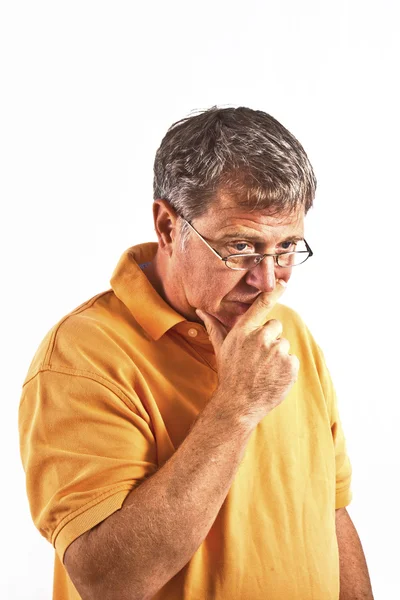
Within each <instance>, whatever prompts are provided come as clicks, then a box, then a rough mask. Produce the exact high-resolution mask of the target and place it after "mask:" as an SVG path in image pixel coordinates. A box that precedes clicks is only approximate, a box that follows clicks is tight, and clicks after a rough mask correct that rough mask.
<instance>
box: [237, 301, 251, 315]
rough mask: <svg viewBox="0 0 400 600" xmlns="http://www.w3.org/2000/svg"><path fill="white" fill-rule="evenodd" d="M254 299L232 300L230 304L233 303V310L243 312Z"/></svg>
mask: <svg viewBox="0 0 400 600" xmlns="http://www.w3.org/2000/svg"><path fill="white" fill-rule="evenodd" d="M253 302H254V300H252V301H251V302H238V301H235V300H233V301H232V304H233V305H234V308H235V312H239V313H240V314H243V313H245V312H246V311H247V310H248V309H249V308H250V306H251V305H252V304H253Z"/></svg>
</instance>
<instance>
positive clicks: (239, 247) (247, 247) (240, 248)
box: [228, 242, 255, 254]
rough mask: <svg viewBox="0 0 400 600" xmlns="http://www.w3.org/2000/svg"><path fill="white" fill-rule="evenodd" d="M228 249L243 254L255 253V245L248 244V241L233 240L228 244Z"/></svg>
mask: <svg viewBox="0 0 400 600" xmlns="http://www.w3.org/2000/svg"><path fill="white" fill-rule="evenodd" d="M228 250H229V252H230V253H231V254H241V253H242V252H243V253H246V254H247V253H249V254H251V253H254V251H255V250H254V246H252V245H251V244H248V243H247V242H232V243H231V244H229V246H228Z"/></svg>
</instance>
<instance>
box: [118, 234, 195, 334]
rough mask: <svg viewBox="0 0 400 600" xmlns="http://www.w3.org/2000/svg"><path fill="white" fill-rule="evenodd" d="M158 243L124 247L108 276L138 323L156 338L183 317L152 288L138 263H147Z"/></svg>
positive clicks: (152, 256) (150, 259)
mask: <svg viewBox="0 0 400 600" xmlns="http://www.w3.org/2000/svg"><path fill="white" fill-rule="evenodd" d="M157 248H158V244H157V243H155V242H147V243H144V244H139V245H137V246H132V247H131V248H128V250H126V251H125V252H124V254H123V255H122V256H121V258H120V260H119V262H118V264H117V266H116V268H115V270H114V273H113V275H112V277H111V281H110V283H111V287H112V289H113V291H114V293H115V295H116V296H117V298H119V299H120V300H121V302H123V304H125V306H126V307H127V308H128V309H129V310H130V312H131V313H132V315H133V316H134V317H135V319H136V321H137V322H138V323H139V325H140V326H141V327H142V328H143V329H144V330H145V331H146V332H147V333H148V334H149V335H150V336H151V337H152V338H153V339H154V340H158V339H160V337H161V336H162V335H164V333H165V332H166V331H168V330H169V329H171V327H174V326H175V325H177V324H178V323H181V322H182V321H186V319H185V318H184V317H183V316H182V315H180V314H179V313H177V312H176V311H175V310H174V309H173V308H172V307H171V306H170V305H169V304H167V303H166V302H165V301H164V300H163V299H162V298H161V296H160V295H159V294H158V293H157V292H156V290H155V289H154V288H153V286H152V285H151V283H150V282H149V280H148V279H147V277H146V275H145V274H144V273H143V271H142V269H141V268H140V266H139V265H141V264H143V263H147V262H151V261H152V260H153V259H154V257H155V255H156V252H157Z"/></svg>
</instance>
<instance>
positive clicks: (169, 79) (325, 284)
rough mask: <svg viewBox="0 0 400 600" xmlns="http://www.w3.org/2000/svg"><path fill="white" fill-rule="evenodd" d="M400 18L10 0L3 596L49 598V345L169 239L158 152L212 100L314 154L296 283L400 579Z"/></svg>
mask: <svg viewBox="0 0 400 600" xmlns="http://www.w3.org/2000/svg"><path fill="white" fill-rule="evenodd" d="M398 31H399V20H398V18H397V15H396V2H395V0H393V1H392V2H390V1H388V0H380V2H370V1H365V0H364V1H361V0H356V1H351V0H349V1H347V2H345V1H343V0H336V2H324V1H321V0H320V1H318V0H314V1H311V0H309V1H296V0H284V1H280V2H268V1H258V2H257V1H254V0H247V1H246V2H244V1H243V0H240V1H233V0H230V1H229V2H228V1H224V2H218V1H216V0H214V1H209V0H207V1H205V0H202V2H201V3H200V2H199V3H191V2H188V1H186V2H183V1H178V0H168V1H166V2H161V1H159V2H157V1H156V2H155V1H153V2H148V3H145V2H141V3H139V2H137V3H135V2H133V1H131V2H123V1H115V2H103V1H99V0H97V1H96V2H88V1H85V0H80V1H79V2H75V1H69V2H58V1H54V0H53V1H51V2H40V1H36V2H19V1H17V0H10V1H8V2H7V1H5V2H2V4H1V13H0V57H1V58H0V60H1V73H0V76H1V79H0V81H1V87H2V90H1V96H0V102H1V110H0V116H1V131H0V143H1V156H0V170H1V177H0V180H1V225H2V227H1V231H2V235H1V240H0V241H1V272H2V281H1V286H2V293H1V301H2V309H1V315H2V335H1V341H2V343H3V356H2V362H1V364H2V366H3V369H2V389H3V394H2V421H1V445H2V448H1V460H2V468H1V469H2V476H1V480H2V498H1V515H2V543H1V549H0V552H1V553H4V556H3V558H2V559H1V564H2V570H3V568H4V573H3V575H2V578H1V582H0V588H1V590H0V596H1V597H2V598H5V599H7V600H9V599H10V600H11V599H21V598H27V599H37V600H44V599H50V598H51V587H52V568H53V549H52V547H51V546H50V544H49V543H48V542H46V541H45V540H44V539H43V538H42V537H41V536H40V534H39V533H38V532H37V531H36V529H35V528H34V526H33V524H32V522H31V519H30V514H29V508H28V503H27V500H26V496H25V487H24V486H25V483H24V475H23V471H22V467H21V463H20V458H19V450H18V434H17V409H18V402H19V396H20V392H21V384H22V381H23V379H24V377H25V373H26V371H27V369H28V366H29V363H30V360H31V358H32V356H33V353H34V351H35V350H36V348H37V346H38V344H39V342H40V341H41V339H42V337H43V336H44V334H45V333H46V332H47V330H48V329H49V328H50V327H51V326H52V325H53V324H54V323H55V322H56V321H58V319H60V318H61V317H62V316H63V315H64V314H65V313H67V312H69V311H70V310H71V309H73V308H74V307H75V306H77V305H79V304H80V303H82V302H83V301H85V300H86V299H88V298H89V297H91V296H93V295H94V294H96V293H98V292H100V291H103V290H105V289H107V288H108V287H109V278H110V276H111V273H112V270H113V268H114V266H115V264H116V262H117V260H118V259H119V256H120V254H121V253H122V252H123V251H124V250H125V249H126V248H127V247H129V246H131V245H134V244H136V243H139V242H143V241H151V240H155V234H154V231H153V223H152V210H151V205H152V166H153V158H154V153H155V151H156V149H157V147H158V145H159V143H160V141H161V138H162V137H163V135H164V133H165V132H166V129H167V127H168V126H169V125H171V124H172V122H174V121H175V120H177V119H179V118H182V117H184V116H186V115H187V114H188V113H189V112H190V111H191V110H192V109H197V108H208V107H210V106H212V105H214V104H218V105H234V106H237V105H247V106H250V107H252V108H257V109H262V110H265V111H266V112H269V113H271V114H272V115H273V116H275V117H276V118H277V119H278V120H280V121H281V122H282V123H283V124H284V125H285V126H286V127H288V128H289V129H290V130H291V131H292V132H293V133H294V134H295V135H296V137H298V139H299V140H300V141H301V143H302V144H303V145H304V147H305V149H306V151H307V152H308V154H309V156H310V159H311V161H312V163H313V165H314V168H315V171H316V174H317V177H318V182H319V186H318V193H317V198H316V202H315V208H314V209H312V210H311V212H310V214H309V217H307V220H306V237H307V240H308V241H309V243H310V245H311V246H312V248H313V250H314V252H315V256H314V257H313V258H312V259H311V260H310V261H308V263H307V264H306V265H304V266H303V267H301V271H300V269H299V271H298V272H296V274H295V275H294V276H293V278H292V280H291V285H290V288H289V289H288V290H287V292H286V300H285V301H286V303H287V304H289V305H290V306H293V307H294V308H295V309H296V310H297V311H298V312H299V313H300V314H301V315H302V316H303V318H304V319H305V321H306V323H307V324H308V325H309V327H310V329H311V331H312V332H313V333H314V335H315V337H316V339H317V341H318V342H319V344H320V345H321V346H322V348H323V350H324V352H325V356H326V359H327V362H328V366H329V367H330V371H331V373H332V376H333V379H334V383H335V386H336V389H337V392H338V396H339V410H340V414H341V418H342V423H343V428H344V430H345V434H346V439H347V445H348V452H349V455H350V458H351V462H352V466H353V485H352V488H353V495H354V499H353V502H352V503H351V505H350V506H349V509H348V510H349V513H350V515H351V517H352V519H353V521H354V523H355V525H356V527H357V529H358V532H359V535H360V537H361V540H362V543H363V547H364V551H365V554H366V556H367V561H368V565H369V570H370V575H371V579H372V584H373V589H374V593H375V600H386V599H388V598H390V599H392V598H393V599H394V598H399V597H400V584H399V578H398V559H399V552H398V540H399V538H400V527H399V517H398V514H399V511H398V507H399V487H398V484H397V480H398V476H399V466H400V446H399V435H398V431H399V426H398V423H399V417H400V409H399V399H400V393H399V387H398V381H399V353H398V336H399V333H400V332H399V318H398V313H397V308H398V297H397V296H398V273H399V265H400V257H399V252H398V247H399V242H398V234H399V225H398V218H399V200H400V198H399V187H398V174H399V158H400V157H399V134H400V127H399V116H398V114H399V106H400V98H399V94H398V91H397V85H398V79H399V44H398V41H397V40H398ZM318 600H321V599H318Z"/></svg>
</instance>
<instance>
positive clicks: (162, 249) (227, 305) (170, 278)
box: [144, 197, 304, 329]
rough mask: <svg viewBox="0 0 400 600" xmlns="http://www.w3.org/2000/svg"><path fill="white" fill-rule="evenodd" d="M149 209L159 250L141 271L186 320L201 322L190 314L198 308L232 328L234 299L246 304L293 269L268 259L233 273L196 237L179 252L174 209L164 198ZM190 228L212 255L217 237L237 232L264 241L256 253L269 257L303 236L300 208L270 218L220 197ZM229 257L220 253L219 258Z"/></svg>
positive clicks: (235, 310) (238, 312) (286, 277)
mask: <svg viewBox="0 0 400 600" xmlns="http://www.w3.org/2000/svg"><path fill="white" fill-rule="evenodd" d="M153 210H154V217H155V224H156V233H157V236H158V240H159V247H158V251H157V254H156V257H155V259H154V261H153V263H152V264H151V265H150V266H149V268H148V269H146V271H144V273H145V274H146V276H147V277H148V278H149V280H150V282H151V283H152V285H153V286H154V287H155V288H156V290H157V291H158V292H159V294H160V295H161V296H162V297H163V298H164V300H165V301H166V302H167V303H168V304H169V305H170V306H172V307H173V308H174V309H175V310H176V311H177V312H178V313H180V314H182V315H183V316H184V317H185V318H186V319H188V320H190V321H195V322H198V323H201V324H203V322H202V321H201V320H200V319H199V317H198V316H197V315H196V313H195V309H196V308H200V309H201V310H204V311H206V312H208V313H210V314H211V315H213V316H215V317H216V318H217V319H218V320H219V321H220V322H221V323H222V324H223V325H224V326H225V327H226V328H227V329H231V328H232V327H233V326H234V325H235V323H236V322H237V320H238V319H239V317H240V316H241V314H243V308H242V309H241V308H240V306H239V305H238V304H236V302H237V301H244V302H251V301H254V299H255V298H256V297H257V296H258V295H259V294H260V293H261V292H272V291H273V290H274V288H275V283H276V278H281V279H283V280H284V281H285V282H288V281H289V279H290V276H291V271H292V269H284V268H280V267H278V266H277V265H276V264H275V262H274V259H273V258H271V257H267V258H265V259H264V260H263V261H262V262H261V263H260V264H259V265H258V266H256V267H255V268H254V269H252V270H250V271H232V270H230V269H228V268H227V267H226V266H225V264H224V263H223V262H222V261H220V260H219V259H218V258H217V257H216V256H214V255H213V253H212V252H211V250H210V249H209V248H207V246H206V245H205V244H204V242H202V240H201V239H199V238H198V236H196V235H195V234H193V235H190V236H189V238H188V240H187V243H186V247H185V249H184V251H182V250H181V248H180V243H179V223H180V222H179V221H178V219H177V216H176V213H175V211H174V210H173V209H172V208H171V207H170V205H169V204H168V203H167V202H166V201H165V200H156V201H155V202H154V206H153ZM192 224H193V226H194V227H195V228H196V229H197V230H198V231H199V233H200V234H201V235H202V236H203V237H204V238H206V239H207V241H208V243H210V245H211V246H213V247H214V248H215V249H216V250H217V251H220V247H219V248H217V247H216V242H215V240H216V238H217V237H219V238H221V237H222V236H223V235H225V234H226V233H228V232H229V231H236V230H238V229H239V228H240V229H245V230H247V231H248V234H249V235H257V236H259V237H260V238H262V239H263V240H265V243H264V244H263V245H262V248H261V246H260V250H258V251H259V252H263V253H264V252H265V253H273V252H275V251H276V248H277V247H278V245H279V243H282V241H284V240H285V239H286V238H287V237H290V236H298V237H303V236H304V210H303V208H302V207H300V209H299V210H298V211H297V212H296V213H291V214H290V215H285V216H282V215H279V216H276V215H275V216H271V215H269V214H268V212H267V211H265V210H264V211H255V212H250V211H247V210H246V211H244V210H243V209H242V208H241V207H239V208H238V207H237V205H235V204H234V203H233V202H232V201H231V200H230V199H229V198H226V197H225V198H220V199H219V200H218V201H216V202H215V204H214V205H212V206H211V208H210V209H209V210H208V212H207V213H206V214H205V215H203V216H202V217H199V218H197V219H195V220H194V221H193V223H192ZM243 238H244V240H245V239H246V238H245V235H244V236H243ZM240 241H242V240H240ZM213 242H214V244H213ZM228 243H231V242H228ZM264 248H265V249H264ZM232 253H233V252H229V251H228V252H227V251H226V250H225V252H223V251H221V254H222V255H223V256H227V254H232Z"/></svg>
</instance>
